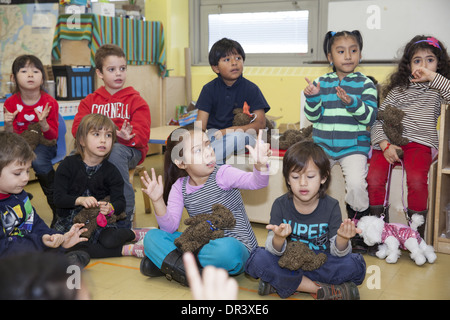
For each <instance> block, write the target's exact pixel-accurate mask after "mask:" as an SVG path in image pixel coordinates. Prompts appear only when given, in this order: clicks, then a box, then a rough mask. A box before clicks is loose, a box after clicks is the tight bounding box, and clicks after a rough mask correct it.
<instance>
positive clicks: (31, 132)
mask: <svg viewBox="0 0 450 320" xmlns="http://www.w3.org/2000/svg"><path fill="white" fill-rule="evenodd" d="M20 135H21V136H22V138H24V139H25V140H26V141H27V142H28V144H29V145H30V147H31V149H32V150H34V149H36V147H37V145H38V144H43V145H44V146H48V147H52V146H55V145H56V139H53V140H48V139H45V138H44V135H43V134H42V130H41V126H40V124H39V123H38V122H32V123H30V124H29V125H28V128H27V129H26V130H25V131H24V132H22V133H21V134H20Z"/></svg>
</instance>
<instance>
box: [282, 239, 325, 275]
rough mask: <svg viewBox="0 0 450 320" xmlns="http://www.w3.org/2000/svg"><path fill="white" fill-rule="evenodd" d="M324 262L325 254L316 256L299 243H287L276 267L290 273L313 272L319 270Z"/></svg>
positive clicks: (303, 244)
mask: <svg viewBox="0 0 450 320" xmlns="http://www.w3.org/2000/svg"><path fill="white" fill-rule="evenodd" d="M326 261H327V255H326V254H325V253H322V252H321V253H319V254H316V253H315V252H314V251H312V250H311V249H310V248H309V247H308V245H306V244H305V243H303V242H301V241H288V243H287V245H286V250H285V251H284V253H283V255H282V256H281V258H280V260H278V265H279V266H280V267H282V268H286V269H289V270H291V271H295V270H298V269H302V270H303V271H313V270H316V269H319V268H320V267H321V266H322V265H323V264H324V263H325V262H326Z"/></svg>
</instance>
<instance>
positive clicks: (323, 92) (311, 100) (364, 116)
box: [305, 72, 377, 159]
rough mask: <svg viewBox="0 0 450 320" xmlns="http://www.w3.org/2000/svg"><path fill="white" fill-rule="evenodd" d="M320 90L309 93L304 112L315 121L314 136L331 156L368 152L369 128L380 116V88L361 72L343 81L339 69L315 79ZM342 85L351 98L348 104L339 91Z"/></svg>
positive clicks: (339, 156)
mask: <svg viewBox="0 0 450 320" xmlns="http://www.w3.org/2000/svg"><path fill="white" fill-rule="evenodd" d="M317 82H320V93H319V94H317V95H311V96H306V105H305V115H306V118H307V119H308V120H309V121H310V122H312V123H313V139H314V142H316V143H317V144H319V145H320V146H321V147H322V148H323V149H324V150H325V152H326V153H327V154H328V156H329V157H330V158H331V159H340V158H343V157H345V156H348V155H352V154H363V155H366V156H367V155H368V153H369V150H370V132H369V131H368V130H367V127H368V126H371V125H372V124H373V123H374V121H375V119H376V116H377V89H376V88H375V85H374V84H373V82H372V81H371V80H370V79H369V78H367V77H366V76H365V75H363V74H362V73H360V72H354V73H351V74H349V75H347V76H346V77H345V78H344V79H342V81H339V77H338V76H337V74H336V72H332V73H327V74H326V75H323V76H321V77H319V78H318V79H316V80H315V81H314V84H315V85H317ZM338 86H340V87H341V88H342V89H344V90H345V92H346V93H347V95H348V96H350V98H351V100H352V101H351V102H350V104H349V105H345V104H344V103H343V102H342V101H341V99H340V98H339V97H338V96H337V94H336V87H338Z"/></svg>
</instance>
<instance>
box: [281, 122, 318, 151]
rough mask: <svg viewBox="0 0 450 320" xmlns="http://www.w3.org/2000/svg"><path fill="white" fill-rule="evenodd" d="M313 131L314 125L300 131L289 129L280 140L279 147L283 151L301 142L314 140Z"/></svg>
mask: <svg viewBox="0 0 450 320" xmlns="http://www.w3.org/2000/svg"><path fill="white" fill-rule="evenodd" d="M312 131H313V126H312V125H310V126H308V127H305V128H302V129H300V130H295V129H288V130H286V131H285V132H284V133H283V134H282V135H281V136H280V138H279V139H278V147H279V148H280V149H281V150H287V149H288V148H289V147H290V146H292V145H293V144H295V143H297V142H299V141H303V140H312Z"/></svg>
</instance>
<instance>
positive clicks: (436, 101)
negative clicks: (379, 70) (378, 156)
mask: <svg viewBox="0 0 450 320" xmlns="http://www.w3.org/2000/svg"><path fill="white" fill-rule="evenodd" d="M442 103H450V80H449V79H447V78H445V77H444V76H442V75H440V74H437V75H436V77H435V78H434V80H433V81H431V82H422V83H414V82H410V83H409V86H408V87H407V88H406V89H405V88H401V87H395V88H394V89H392V90H391V91H390V92H389V93H388V94H387V96H386V99H384V101H383V103H382V104H381V106H380V110H384V108H386V106H388V105H391V106H392V107H396V108H399V109H401V110H403V111H404V112H405V116H404V118H403V120H402V124H403V137H405V138H407V139H409V140H410V141H412V142H416V143H420V144H423V145H425V146H429V147H432V148H436V149H437V148H438V146H439V139H438V133H437V130H436V125H437V120H438V118H439V115H440V114H441V104H442ZM382 125H383V123H382V121H381V120H376V121H375V123H374V125H373V126H372V129H371V139H372V144H373V146H374V148H375V149H377V150H380V146H379V143H380V142H381V141H383V140H387V141H389V139H388V138H387V136H386V135H385V133H384V131H383V127H382Z"/></svg>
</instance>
